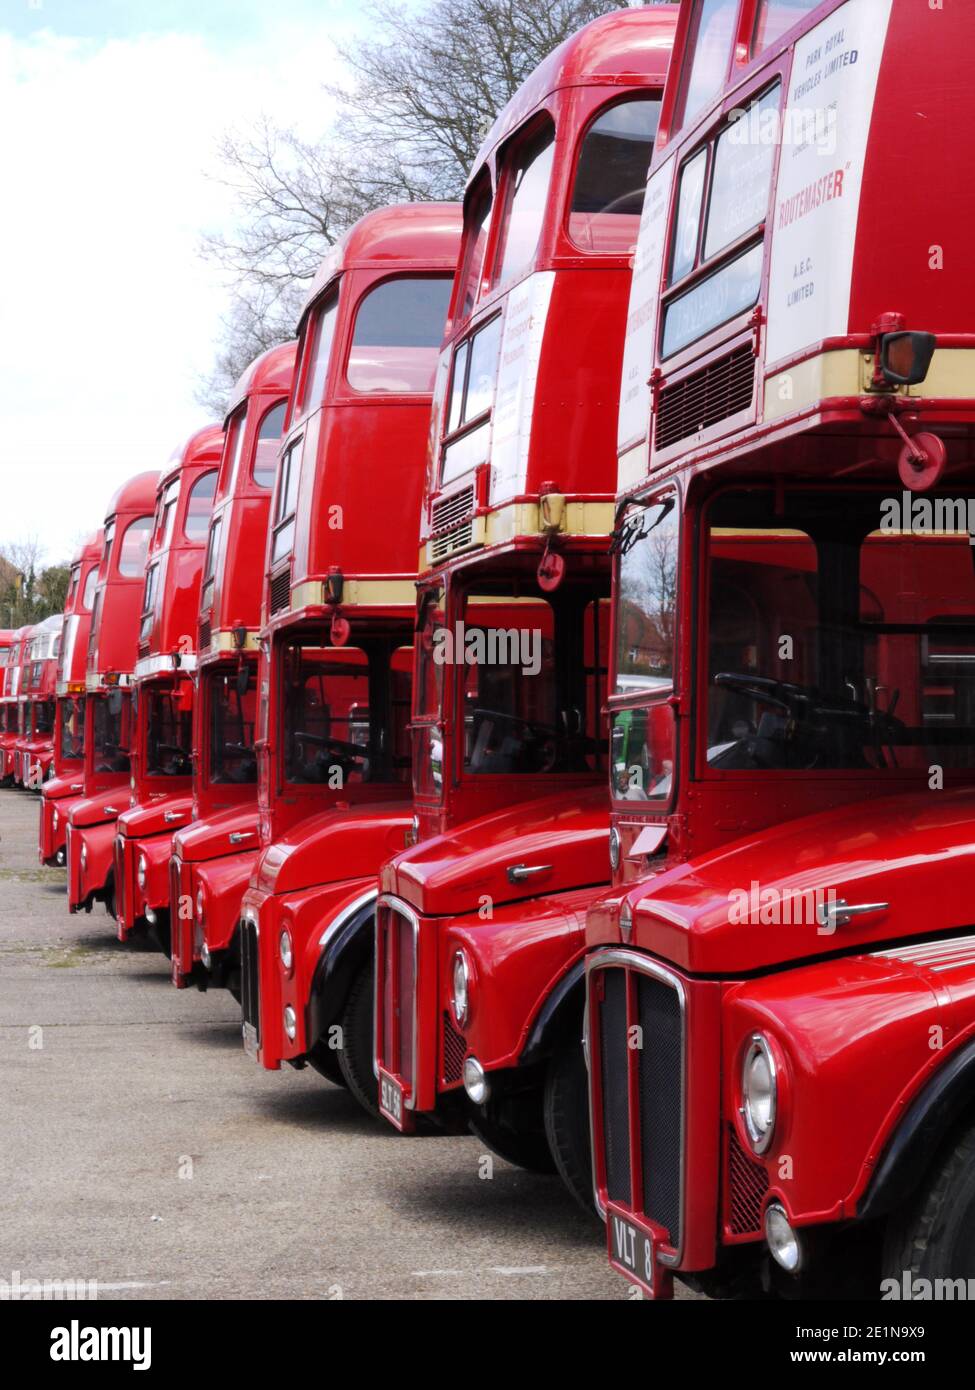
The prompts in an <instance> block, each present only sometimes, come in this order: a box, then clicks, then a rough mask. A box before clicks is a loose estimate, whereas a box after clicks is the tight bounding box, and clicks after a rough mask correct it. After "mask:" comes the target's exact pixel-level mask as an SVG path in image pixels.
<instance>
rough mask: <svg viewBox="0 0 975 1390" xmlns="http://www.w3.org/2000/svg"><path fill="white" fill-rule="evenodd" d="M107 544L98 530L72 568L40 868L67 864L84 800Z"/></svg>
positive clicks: (40, 823) (43, 801)
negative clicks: (73, 803)
mask: <svg viewBox="0 0 975 1390" xmlns="http://www.w3.org/2000/svg"><path fill="white" fill-rule="evenodd" d="M104 544H105V538H104V536H103V534H102V532H101V531H99V532H97V533H96V534H95V535H93V536H91V537H90V538H89V539H88V540H87V541H85V543H84V545H83V546H82V547H81V550H80V551H79V552H78V554H77V556H76V557H75V559H74V561H73V562H72V565H71V579H70V583H69V585H68V597H67V600H66V602H65V605H64V618H63V621H62V625H61V646H60V650H59V651H58V667H57V678H56V691H55V693H56V696H57V701H56V705H55V715H54V750H53V767H52V775H51V777H50V778H49V779H48V780H47V781H45V783H44V786H43V790H42V799H41V813H40V816H39V818H38V856H39V858H40V861H41V863H42V864H46V865H49V866H52V867H53V866H54V865H63V864H64V860H65V856H64V837H65V822H66V818H67V810H68V805H69V801H70V799H71V798H73V797H74V798H80V797H81V796H82V795H83V794H84V789H85V786H84V772H85V666H86V663H87V659H88V638H89V635H90V633H91V613H92V608H93V607H94V603H95V589H96V586H97V584H98V567H99V563H100V561H101V556H102V550H103V549H104ZM55 810H57V811H58V820H57V827H55V824H54V812H55Z"/></svg>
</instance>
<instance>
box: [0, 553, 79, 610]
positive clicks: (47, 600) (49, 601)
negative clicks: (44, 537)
mask: <svg viewBox="0 0 975 1390" xmlns="http://www.w3.org/2000/svg"><path fill="white" fill-rule="evenodd" d="M44 553H45V548H44V545H43V543H42V542H41V540H40V538H39V537H38V536H26V537H25V538H24V539H23V540H19V541H5V542H3V543H0V626H5V627H23V626H24V625H26V624H27V623H37V622H40V621H41V619H42V618H47V617H49V616H50V615H51V614H52V613H60V612H61V611H62V609H63V608H64V600H65V597H66V595H67V585H68V575H69V568H68V566H67V565H63V564H60V565H50V566H47V567H45V566H44V564H43V560H44Z"/></svg>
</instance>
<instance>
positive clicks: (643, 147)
mask: <svg viewBox="0 0 975 1390" xmlns="http://www.w3.org/2000/svg"><path fill="white" fill-rule="evenodd" d="M659 119H660V101H659V99H656V98H647V97H644V98H641V99H639V100H635V101H621V102H617V103H616V105H614V106H610V107H609V108H608V109H607V108H604V109H603V110H602V111H601V112H599V113H598V114H597V115H596V117H595V119H594V120H593V121H592V122H591V123H590V126H589V129H588V130H587V131H586V134H585V137H584V139H583V142H582V148H581V149H580V151H579V162H578V164H577V166H576V177H575V186H574V187H573V190H572V207H571V209H570V211H569V236H570V237H571V238H572V240H573V241H574V242H575V244H576V245H577V246H578V247H579V248H580V250H582V251H596V252H600V253H602V254H603V255H626V254H627V253H628V252H629V251H631V250H632V248H633V247H634V246H635V245H636V239H637V233H638V231H639V228H640V214H641V212H642V211H643V195H644V193H645V192H646V186H647V169H648V167H649V165H650V155H651V153H652V151H653V141H654V136H655V135H656V133H657V122H658V120H659Z"/></svg>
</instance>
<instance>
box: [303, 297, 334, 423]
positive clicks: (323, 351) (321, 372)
mask: <svg viewBox="0 0 975 1390" xmlns="http://www.w3.org/2000/svg"><path fill="white" fill-rule="evenodd" d="M338 306H339V297H338V294H337V293H333V294H331V295H330V296H329V298H328V299H327V300H325V302H324V303H322V304H320V305H319V306H318V307H317V308H316V309H315V310H314V314H313V317H312V322H311V324H310V326H309V329H308V331H307V334H306V338H305V344H306V346H305V353H304V356H305V364H304V385H303V386H302V389H301V411H300V413H301V414H302V415H306V414H307V413H308V411H309V410H316V409H317V408H318V406H320V405H321V403H322V397H323V396H324V394H325V378H326V376H327V375H328V361H329V358H330V356H331V354H332V339H333V338H334V337H335V320H336V318H337V317H338Z"/></svg>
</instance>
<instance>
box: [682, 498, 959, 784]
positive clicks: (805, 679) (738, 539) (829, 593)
mask: <svg viewBox="0 0 975 1390" xmlns="http://www.w3.org/2000/svg"><path fill="white" fill-rule="evenodd" d="M908 496H910V494H909V495H908ZM903 510H904V504H903V502H902V499H901V498H900V497H899V496H898V497H887V496H885V495H883V494H882V493H881V492H880V490H876V491H871V490H868V489H863V490H854V489H852V488H851V489H844V490H843V492H831V491H829V490H827V489H812V488H809V489H802V488H795V489H788V490H786V492H785V494H784V496H780V497H779V498H778V499H776V498H775V497H774V496H773V492H772V491H771V490H770V489H762V488H755V489H749V490H745V489H739V490H734V491H729V492H727V493H725V494H723V495H722V496H720V497H719V498H717V499H716V500H715V501H714V503H713V504H712V505H711V508H710V513H709V525H708V533H707V534H708V576H707V583H706V591H707V593H708V595H709V598H708V612H707V630H708V650H707V689H708V695H707V702H706V707H705V710H704V718H705V719H706V730H705V738H706V747H707V753H706V757H707V764H708V766H709V767H711V768H714V769H720V770H723V771H726V770H743V771H748V772H753V773H754V772H765V771H779V772H781V771H790V770H791V771H794V770H806V771H810V770H811V771H827V770H837V769H843V770H847V771H861V772H868V773H874V774H876V773H884V774H885V775H886V776H888V777H890V776H896V775H897V774H898V773H904V774H910V775H913V776H914V777H915V778H916V777H917V776H918V774H922V775H924V776H925V777H926V776H927V774H928V771H929V769H930V768H931V766H932V765H934V764H937V765H938V766H939V767H941V768H943V769H944V770H945V773H946V774H949V773H952V772H954V773H955V774H956V777H957V776H958V775H959V774H964V776H965V780H970V778H971V774H972V771H973V770H975V566H973V550H972V546H971V544H970V536H969V532H968V518H969V517H972V518H973V519H975V495H973V496H970V497H967V496H960V497H948V496H940V495H935V494H926V495H925V496H924V498H916V499H915V500H914V504H913V509H912V514H911V516H909V517H905V516H903V515H902V514H901V513H902V511H903Z"/></svg>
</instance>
